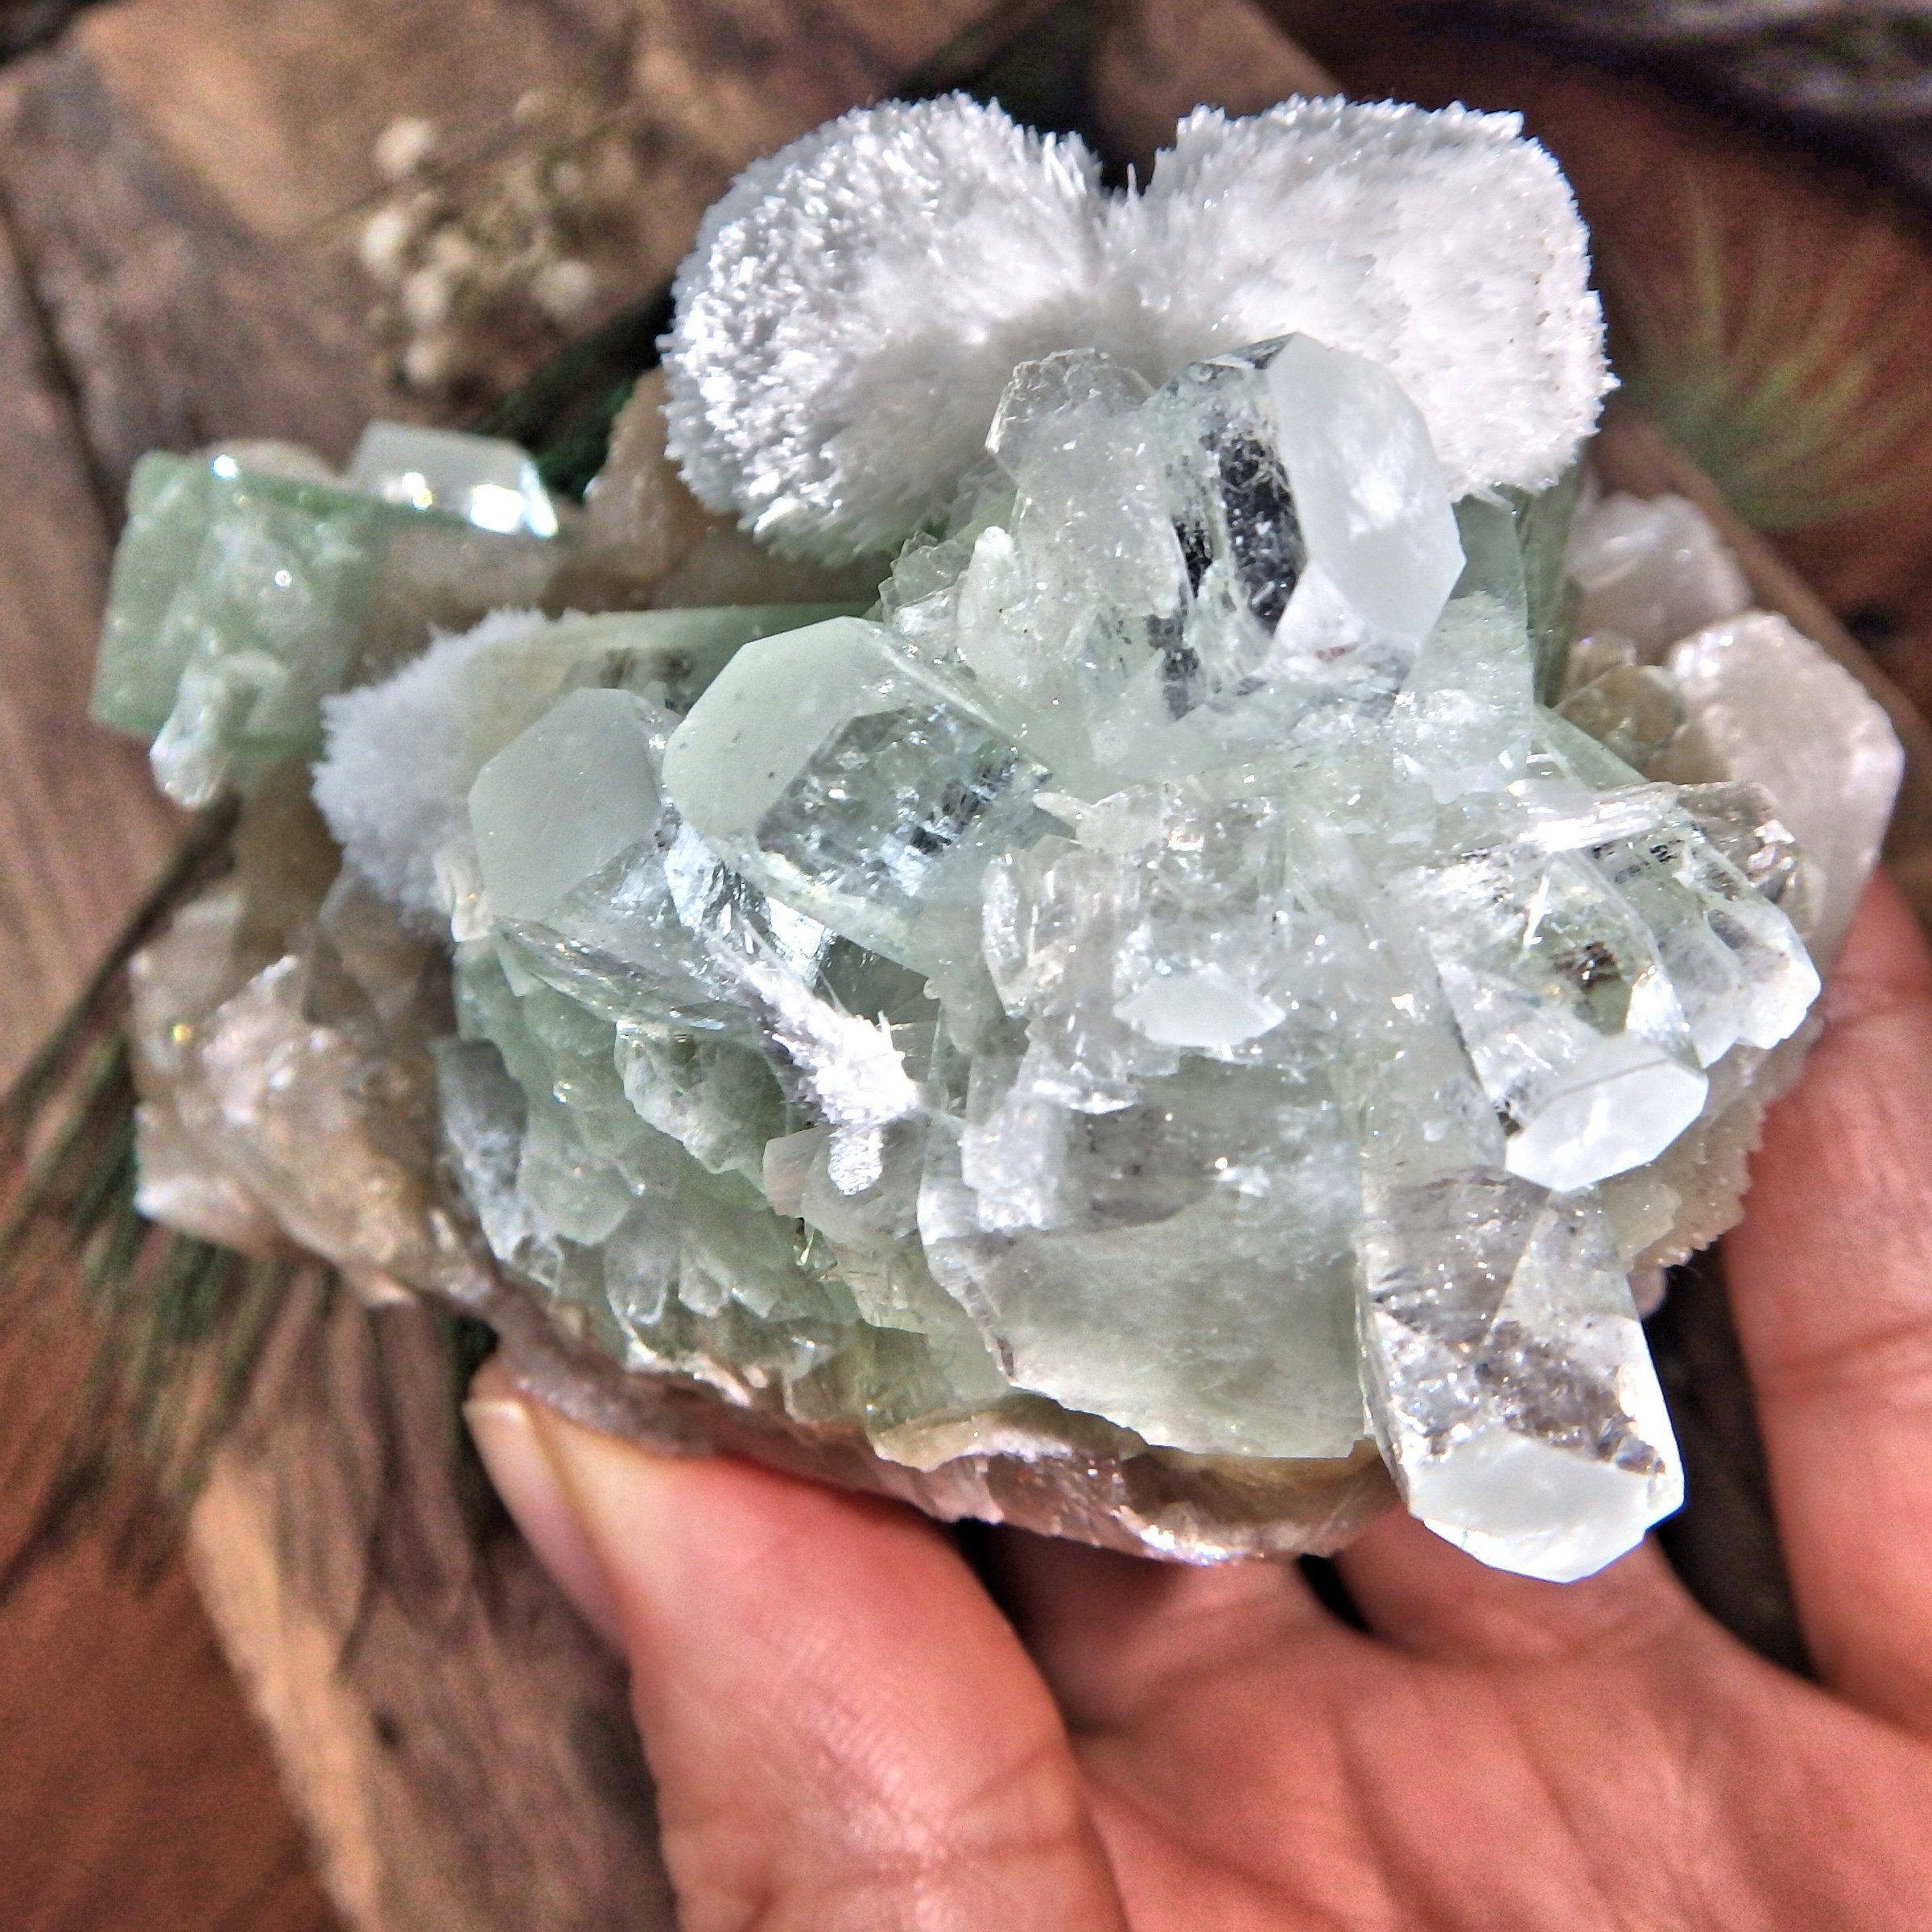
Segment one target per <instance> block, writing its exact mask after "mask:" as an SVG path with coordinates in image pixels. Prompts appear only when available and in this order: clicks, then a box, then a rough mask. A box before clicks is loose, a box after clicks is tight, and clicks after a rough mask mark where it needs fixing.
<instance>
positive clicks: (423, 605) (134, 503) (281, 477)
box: [94, 424, 559, 806]
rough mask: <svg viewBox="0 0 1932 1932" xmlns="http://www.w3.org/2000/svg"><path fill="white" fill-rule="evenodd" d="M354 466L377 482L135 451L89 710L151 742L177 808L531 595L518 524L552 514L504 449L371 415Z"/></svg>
mask: <svg viewBox="0 0 1932 1932" xmlns="http://www.w3.org/2000/svg"><path fill="white" fill-rule="evenodd" d="M505 452H507V453H508V459H509V460H508V462H507V464H506V461H505ZM243 453H246V452H243ZM301 453H303V452H297V454H298V455H300V454H301ZM358 460H359V463H360V464H361V466H362V470H363V473H364V474H363V476H361V477H359V478H358V481H368V482H369V484H370V485H372V486H373V487H374V489H375V490H376V493H374V494H370V493H368V492H366V491H365V490H364V489H361V488H359V487H355V486H351V487H342V486H338V485H336V484H334V483H332V482H318V481H312V480H310V479H309V477H308V476H306V475H303V474H293V475H291V473H290V472H291V469H292V467H293V466H292V465H291V464H288V463H287V462H286V461H277V462H275V466H274V467H273V468H262V469H252V468H251V469H245V468H243V466H242V463H241V462H240V460H238V459H237V456H235V455H233V454H229V453H227V452H217V454H215V455H214V456H213V457H212V458H202V459H198V460H197V459H195V458H190V457H180V456H145V457H143V458H142V460H141V462H140V463H139V464H137V465H136V467H135V470H134V481H133V484H132V485H131V488H130V493H129V506H128V507H129V515H128V526H127V530H126V534H125V535H124V536H123V537H122V542H121V547H120V550H119V551H118V554H117V555H116V557H115V559H114V587H113V592H112V595H111V597H110V600H109V609H108V616H107V623H106V626H105V631H104V633H103V635H102V638H101V658H100V663H99V667H98V669H97V673H96V676H95V684H94V711H95V713H96V715H97V716H99V717H100V718H101V719H102V720H104V721H105V722H106V723H108V724H110V725H118V726H119V727H120V728H121V729H123V730H126V731H132V732H137V733H140V734H141V735H142V737H151V738H152V739H153V740H154V752H153V758H154V766H155V777H156V778H157V779H158V780H159V782H160V784H161V786H162V788H163V790H164V791H167V793H168V794H169V795H170V796H171V797H172V798H174V799H176V800H177V801H178V802H179V803H181V804H184V805H189V806H200V805H207V804H209V803H213V800H214V799H216V798H217V797H218V796H220V795H221V792H222V791H224V790H225V788H226V787H227V786H229V783H230V782H232V781H233V780H236V779H242V780H246V779H247V778H252V777H254V776H256V775H258V774H260V773H262V772H263V771H266V770H268V769H269V768H270V766H274V765H275V764H276V763H278V762H280V761H282V760H284V759H287V758H291V757H302V756H306V755H309V754H312V753H313V752H314V751H316V749H320V722H321V720H320V702H321V700H322V698H323V697H324V696H325V695H326V694H327V693H328V692H330V691H335V690H337V689H339V688H340V687H341V686H343V685H344V684H353V683H368V682H369V681H370V680H371V679H377V678H380V677H382V676H384V675H386V674H387V672H388V671H391V670H393V669H394V668H395V667H396V666H397V665H398V664H399V663H403V661H405V660H406V659H407V658H411V657H413V656H415V654H416V653H417V652H418V651H419V650H422V648H423V646H424V645H425V644H426V643H427V642H428V641H429V638H430V636H431V631H432V629H433V628H434V627H435V626H436V625H444V626H455V627H458V628H460V627H462V626H464V625H469V624H473V623H475V622H476V621H477V619H478V618H479V617H482V616H483V615H485V613H487V612H488V611H489V610H491V609H495V608H497V607H499V606H501V605H506V604H507V605H516V604H522V605H529V604H534V603H535V602H536V601H538V600H539V597H541V595H542V593H543V588H544V587H545V585H546V584H547V582H548V580H549V579H550V577H551V574H552V573H553V572H555V569H556V568H557V565H558V563H559V552H558V551H556V550H555V548H553V547H552V546H551V544H550V543H547V542H543V541H538V540H536V538H535V537H533V536H532V535H530V533H531V532H536V533H537V534H538V535H539V536H543V537H550V536H554V535H555V533H556V529H557V524H556V518H555V513H554V511H553V510H551V509H550V507H549V505H548V502H547V498H546V497H543V493H542V486H541V485H539V484H537V483H536V482H535V478H534V476H531V477H526V476H525V475H524V474H523V472H525V471H526V470H527V469H528V467H529V466H528V460H527V459H526V457H525V456H523V453H522V452H521V451H520V450H518V449H516V448H514V445H512V444H501V443H493V442H491V441H489V440H486V439H485V438H481V437H473V436H452V435H450V434H448V432H435V431H421V430H414V429H408V428H405V427H403V426H401V425H398V424H378V425H376V426H375V427H374V429H372V431H370V435H369V438H367V439H365V444H364V448H363V451H362V452H361V456H360V457H359V459H358ZM412 463H413V464H415V468H413V469H411V468H407V467H404V468H403V469H397V468H396V467H395V466H396V465H398V464H402V465H405V466H407V465H408V464H412ZM465 464H467V465H468V466H469V469H468V471H467V472H466V471H465V470H464V465H465ZM425 471H429V472H433V473H435V474H436V477H437V479H438V481H437V485H436V488H435V489H432V488H431V485H430V484H429V483H428V482H427V481H425V477H424V474H423V473H424V472H425ZM505 476H507V477H511V478H514V479H515V481H516V488H515V489H514V491H513V490H512V489H510V487H509V485H507V484H506V483H505V482H503V481H497V480H495V479H497V478H499V477H505ZM412 480H413V481H412ZM439 491H440V492H441V495H440V496H439V494H438V492H439ZM492 491H494V492H497V493H498V494H497V495H490V494H489V492H492ZM533 491H534V494H533ZM513 494H514V496H515V498H516V503H517V510H516V515H515V517H514V519H513V518H510V517H509V516H508V515H507V512H506V506H507V504H508V502H509V499H510V497H511V496H512V495H513ZM445 498H453V499H455V500H456V501H457V502H459V503H460V510H458V511H456V513H454V514H452V512H451V511H449V510H446V509H444V507H443V502H444V499H445ZM479 503H481V506H482V508H483V509H484V510H485V513H486V514H485V516H484V517H483V518H481V519H479V518H477V516H476V514H474V513H475V512H476V510H477V507H478V505H479ZM499 512H502V513H504V514H497V513H499ZM513 531H514V532H520V533H522V534H519V535H510V534H506V533H510V532H513Z"/></svg>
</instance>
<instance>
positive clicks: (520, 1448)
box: [463, 1363, 623, 1648]
mask: <svg viewBox="0 0 1932 1932" xmlns="http://www.w3.org/2000/svg"><path fill="white" fill-rule="evenodd" d="M471 1387H472V1393H471V1396H470V1398H469V1401H468V1402H465V1403H464V1405H463V1418H464V1421H465V1422H468V1423H469V1433H470V1435H471V1436H472V1438H473V1439H474V1440H475V1443H476V1445H477V1454H478V1455H481V1457H482V1459H483V1467H484V1468H485V1469H487V1470H488V1471H489V1480H490V1481H491V1482H492V1483H493V1484H495V1485H496V1490H497V1495H498V1496H501V1497H502V1499H503V1506H504V1508H505V1509H507V1510H509V1512H510V1514H511V1516H512V1517H514V1518H515V1519H516V1524H517V1527H518V1529H519V1530H522V1532H523V1535H524V1538H525V1539H526V1541H527V1542H528V1543H529V1544H530V1548H531V1549H532V1550H535V1552H536V1554H537V1560H538V1561H539V1563H542V1564H543V1567H544V1568H545V1569H546V1570H547V1571H549V1573H550V1575H551V1578H552V1579H553V1580H554V1581H555V1583H556V1584H557V1587H559V1589H561V1590H562V1591H563V1592H564V1595H565V1596H568V1598H569V1599H570V1600H571V1601H572V1603H573V1604H576V1608H577V1610H578V1612H579V1613H580V1615H581V1616H583V1618H584V1621H585V1622H586V1623H587V1624H589V1625H590V1627H591V1628H592V1629H593V1630H595V1631H596V1632H597V1634H598V1635H599V1636H600V1637H602V1638H603V1639H604V1640H605V1642H607V1643H609V1645H612V1646H613V1648H617V1647H619V1646H620V1645H621V1641H622V1635H623V1632H622V1626H621V1624H620V1622H619V1620H618V1617H617V1601H616V1599H615V1598H614V1597H613V1596H612V1594H611V1589H610V1585H609V1582H608V1581H607V1580H606V1579H605V1575H604V1571H603V1568H602V1566H601V1565H600V1564H599V1563H598V1561H597V1555H596V1553H595V1552H594V1551H593V1550H592V1548H591V1544H590V1539H589V1538H588V1537H587V1536H586V1535H585V1534H584V1529H583V1525H582V1524H581V1522H580V1521H579V1518H578V1516H577V1513H576V1508H575V1507H574V1506H573V1505H572V1501H571V1497H570V1493H569V1492H568V1490H567V1489H566V1488H565V1487H564V1484H563V1482H562V1481H561V1480H559V1476H558V1472H557V1469H556V1466H555V1463H553V1462H552V1461H551V1457H550V1455H549V1452H548V1451H547V1449H546V1448H545V1447H544V1437H543V1432H542V1431H541V1430H540V1429H539V1426H538V1424H537V1421H536V1418H535V1414H533V1413H532V1409H531V1405H530V1402H528V1401H527V1400H526V1398H525V1397H522V1396H521V1395H519V1394H518V1393H516V1385H515V1384H514V1382H512V1381H510V1376H509V1374H508V1373H507V1372H506V1371H505V1370H503V1369H499V1368H497V1365H496V1364H494V1363H486V1364H485V1365H484V1368H483V1369H482V1370H481V1373H479V1374H478V1376H477V1380H476V1381H475V1382H474V1383H473V1384H472V1385H471Z"/></svg>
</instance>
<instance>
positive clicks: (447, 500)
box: [348, 423, 557, 537]
mask: <svg viewBox="0 0 1932 1932" xmlns="http://www.w3.org/2000/svg"><path fill="white" fill-rule="evenodd" d="M348 480H349V485H350V486H351V487H352V488H353V489H359V490H362V491H364V492H365V493H367V494H368V495H369V496H372V497H381V498H382V501H383V502H386V503H400V504H403V505H405V506H407V508H409V509H411V510H443V511H444V512H446V513H447V514H449V515H451V516H456V517H460V518H462V519H463V520H464V522H466V523H473V524H474V525H475V526H477V529H479V530H495V531H497V533H498V534H499V535H510V534H511V533H512V532H514V531H518V530H521V531H523V532H525V533H526V534H527V535H530V536H533V537H554V536H555V535H556V534H557V511H556V506H555V504H553V503H552V502H551V500H550V493H549V491H548V490H547V489H545V488H544V487H543V481H542V480H541V479H540V478H539V477H538V475H537V466H536V464H535V463H533V462H531V460H530V456H529V455H528V453H527V452H526V451H524V450H522V449H520V448H518V446H517V445H516V444H514V443H506V442H504V441H502V440H501V439H499V438H497V437H494V436H465V435H464V434H463V433H462V432H461V431H459V430H452V429H425V428H423V427H422V426H421V425H420V424H418V423H370V424H369V427H368V428H367V429H366V430H365V431H363V432H362V440H361V442H360V443H358V444H357V445H356V453H355V455H354V456H352V457H351V458H350V459H349V478H348Z"/></svg>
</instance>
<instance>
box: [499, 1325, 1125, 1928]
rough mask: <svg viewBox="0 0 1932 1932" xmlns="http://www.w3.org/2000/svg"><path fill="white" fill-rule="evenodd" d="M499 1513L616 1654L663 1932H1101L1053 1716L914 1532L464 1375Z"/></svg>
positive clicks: (948, 1564) (1093, 1855) (908, 1524)
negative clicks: (644, 1446)
mask: <svg viewBox="0 0 1932 1932" xmlns="http://www.w3.org/2000/svg"><path fill="white" fill-rule="evenodd" d="M469 1414H470V1426H471V1429H472V1431H473V1434H474V1435H475V1436H476V1439H477V1447H478V1448H479V1450H480V1451H481V1453H482V1455H483V1458H484V1460H485V1463H486V1464H487V1465H488V1466H489V1469H490V1472H491V1475H492V1476H493V1478H494V1479H495V1480H496V1481H497V1487H498V1489H499V1491H500V1492H501V1493H502V1495H503V1497H504V1500H505V1501H506V1504H507V1505H509V1507H510V1510H511V1512H512V1513H513V1514H514V1515H515V1516H516V1517H518V1521H520V1522H522V1523H523V1524H524V1525H526V1530H527V1533H528V1534H529V1535H530V1541H531V1542H532V1544H533V1546H535V1548H536V1550H537V1551H538V1554H539V1556H541V1557H543V1558H544V1560H545V1561H546V1563H547V1565H548V1566H549V1567H550V1568H551V1571H552V1574H553V1575H555V1576H556V1578H557V1580H558V1581H559V1583H561V1584H562V1585H563V1587H564V1588H565V1589H566V1590H567V1591H569V1592H570V1593H571V1594H572V1596H573V1597H575V1598H576V1600H577V1601H578V1603H579V1605H580V1608H583V1609H584V1612H585V1614H586V1615H587V1616H588V1618H589V1619H590V1620H591V1621H592V1623H593V1624H596V1625H597V1627H598V1628H600V1629H602V1630H603V1631H604V1632H605V1633H606V1634H607V1635H611V1636H613V1637H615V1638H616V1639H617V1641H618V1642H619V1643H620V1644H621V1646H622V1648H623V1649H624V1651H625V1654H626V1655H627V1656H628V1657H629V1659H630V1666H631V1705H632V1709H633V1711H634V1713H635V1715H636V1717H637V1720H638V1728H639V1730H640V1732H641V1733H642V1736H643V1740H644V1746H645V1752H646V1757H648V1759H649V1761H650V1769H651V1772H652V1775H653V1776H654V1778H655V1779H656V1781H657V1785H658V1822H659V1825H660V1828H661V1830H662V1832H663V1842H664V1854H665V1860H666V1863H667V1865H668V1867H669V1868H670V1871H671V1880H672V1883H673V1885H675V1888H676V1889H677V1894H678V1900H679V1915H680V1923H681V1924H682V1926H683V1928H684V1932H737V1929H738V1928H749V1927H753V1926H755V1927H757V1928H758V1932H848V1929H849V1932H857V1929H859V1928H866V1929H868V1932H870V1929H872V1928H878V1929H880V1932H884V1928H887V1927H892V1928H899V1927H917V1928H919V1932H942V1929H943V1932H953V1929H954V1928H957V1929H958V1932H969V1929H970V1932H981V1929H983V1928H984V1927H986V1926H999V1927H1000V1928H1001V1932H1033V1929H1034V1928H1036V1927H1037V1928H1039V1929H1040V1932H1047V1928H1052V1932H1103V1929H1104V1932H1117V1929H1118V1928H1120V1927H1121V1926H1123V1924H1124V1921H1123V1919H1122V1917H1121V1908H1120V1905H1119V1902H1118V1899H1117V1893H1116V1892H1115V1889H1114V1886H1113V1878H1112V1876H1111V1874H1110V1872H1109V1870H1108V1865H1107V1862H1106V1858H1105V1855H1104V1852H1102V1851H1101V1849H1100V1841H1099V1839H1098V1837H1097V1836H1096V1833H1095V1831H1094V1828H1093V1825H1092V1819H1091V1818H1090V1817H1089V1815H1088V1810H1087V1805H1086V1799H1085V1796H1084V1791H1083V1789H1082V1786H1081V1783H1080V1775H1079V1772H1078V1769H1077V1767H1076V1765H1075V1761H1074V1757H1073V1754H1072V1751H1071V1748H1070V1746H1069V1744H1068V1742H1067V1734H1066V1732H1065V1729H1064V1728H1063V1724H1062V1723H1061V1720H1060V1718H1059V1713H1058V1711H1056V1710H1055V1707H1054V1705H1053V1703H1052V1700H1051V1697H1050V1696H1049V1695H1048V1694H1047V1689H1046V1687H1045V1686H1044V1684H1043V1683H1042V1682H1041V1680H1040V1678H1039V1677H1038V1674H1037V1673H1036V1672H1035V1671H1034V1668H1033V1666H1032V1665H1031V1663H1030V1662H1029V1660H1028V1659H1027V1657H1026V1653H1025V1652H1024V1651H1023V1650H1022V1649H1021V1647H1020V1645H1019V1641H1018V1639H1017V1638H1016V1637H1014V1635H1013V1631H1012V1629H1010V1627H1009V1625H1008V1624H1006V1622H1005V1620H1004V1619H1003V1618H1002V1617H1001V1615H1000V1613H999V1612H998V1611H997V1609H995V1608H994V1607H993V1604H992V1602H991V1600H989V1598H988V1597H987V1596H986V1594H985V1591H983V1590H981V1589H980V1586H979V1584H978V1583H977V1582H976V1580H975V1579H974V1578H973V1576H972V1572H971V1571H969V1570H968V1568H967V1567H966V1565H965V1564H964V1562H963V1561H962V1560H961V1559H960V1556H959V1554H958V1552H957V1551H956V1550H955V1549H954V1548H953V1547H952V1545H951V1544H950V1543H949V1542H947V1539H946V1538H945V1537H944V1536H943V1534H940V1532H939V1530H936V1529H935V1527H934V1525H931V1523H928V1522H927V1521H924V1520H923V1518H921V1517H917V1516H915V1515H914V1514H913V1513H911V1512H910V1511H908V1510H906V1509H901V1508H899V1507H898V1506H896V1505H891V1504H886V1503H881V1502H877V1501H872V1500H869V1499H866V1498H862V1497H858V1496H848V1495H844V1494H842V1493H840V1492H835V1491H832V1490H829V1489H824V1488H819V1487H818V1486H817V1485H816V1484H811V1483H807V1482H802V1481H799V1480H796V1479H795V1478H792V1477H789V1476H779V1475H776V1474H774V1473H773V1472H770V1471H768V1470H764V1469H759V1468H753V1467H752V1466H750V1465H749V1464H747V1463H739V1462H736V1461H732V1460H729V1459H725V1458H715V1459H713V1458H685V1457H672V1456H663V1455H654V1454H651V1453H650V1452H647V1451H643V1450H641V1449H638V1448H637V1447H634V1445H632V1444H630V1443H623V1442H620V1441H618V1440H617V1439H614V1438H612V1437H609V1436H604V1435H597V1434H596V1433H594V1432H592V1430H587V1429H584V1428H581V1427H580V1426H577V1425H576V1424H575V1423H573V1422H568V1421H567V1420H565V1419H564V1418H563V1417H562V1416H560V1415H559V1414H557V1413H556V1412H555V1410H551V1409H549V1408H547V1406H544V1405H543V1404H542V1403H540V1402H536V1401H535V1399H534V1398H532V1397H528V1396H526V1395H524V1394H522V1393H521V1392H520V1391H518V1389H516V1387H515V1385H514V1383H513V1382H512V1381H511V1380H510V1377H509V1375H508V1373H507V1372H506V1371H505V1370H504V1369H501V1368H500V1367H498V1366H497V1365H495V1364H490V1365H488V1366H486V1367H485V1369H484V1370H483V1372H482V1373H481V1375H480V1376H479V1377H478V1378H477V1385H476V1386H475V1388H474V1389H473V1390H472V1400H471V1403H470V1406H469Z"/></svg>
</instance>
